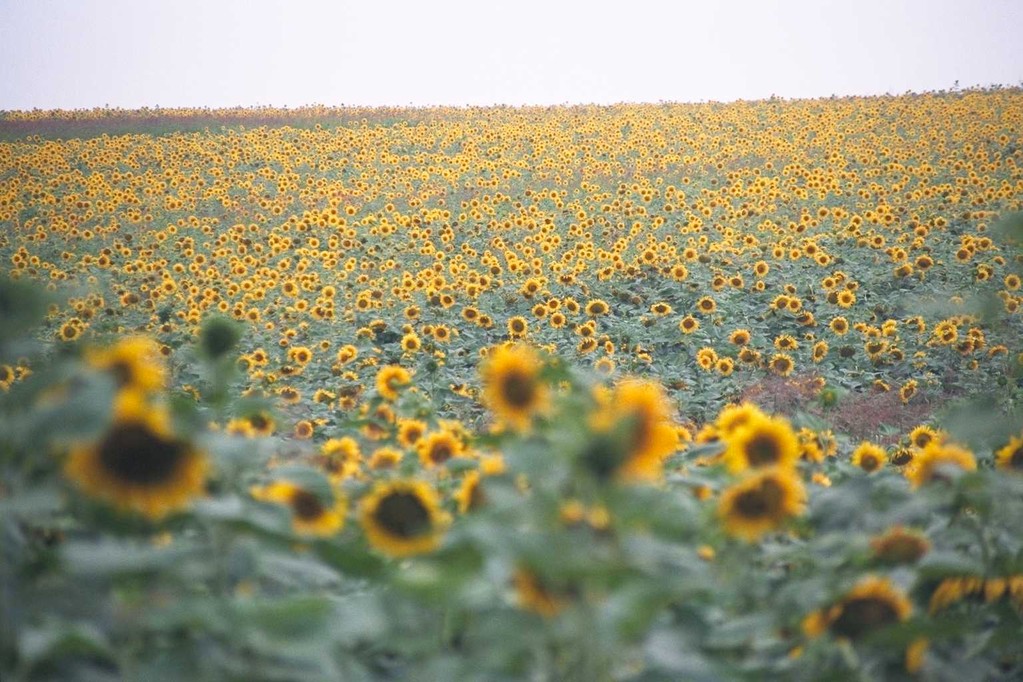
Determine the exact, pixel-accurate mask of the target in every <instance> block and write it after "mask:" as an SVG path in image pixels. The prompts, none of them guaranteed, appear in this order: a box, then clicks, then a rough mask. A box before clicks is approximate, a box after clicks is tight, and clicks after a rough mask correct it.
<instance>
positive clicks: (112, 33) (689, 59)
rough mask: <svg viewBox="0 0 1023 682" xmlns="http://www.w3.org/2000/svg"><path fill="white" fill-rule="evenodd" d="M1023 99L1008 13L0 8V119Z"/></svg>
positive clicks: (314, 6)
mask: <svg viewBox="0 0 1023 682" xmlns="http://www.w3.org/2000/svg"><path fill="white" fill-rule="evenodd" d="M957 80H958V81H959V83H960V85H961V86H963V87H965V86H970V85H986V84H991V83H1000V84H1005V85H1017V84H1019V83H1020V82H1021V81H1023V0H968V1H967V0H963V1H956V0H930V1H928V0H836V1H831V0H816V1H814V0H798V1H797V0H792V1H785V0H775V1H771V0H748V1H747V0H726V1H721V2H715V1H713V0H705V1H703V2H689V1H684V0H679V1H677V2H671V1H670V0H663V1H660V2H657V1H653V0H621V1H620V2H582V1H574V0H573V1H565V2H560V1H559V0H519V1H515V2H505V1H499V0H490V1H487V0H436V1H433V2H431V1H429V0H420V1H408V2H404V1H402V2H398V1H390V2H388V1H386V0H361V1H358V2H356V1H352V0H333V1H332V0H0V109H8V110H9V109H30V108H33V107H40V108H79V107H93V106H103V105H105V104H109V105H110V106H120V107H140V106H153V105H160V106H164V107H169V106H214V107H219V106H232V105H238V104H240V105H255V104H272V105H289V106H295V105H300V104H309V103H322V104H348V105H407V104H415V105H429V104H456V105H477V104H495V103H504V104H558V103H566V102H567V103H589V102H597V103H609V102H622V101H629V102H657V101H662V100H667V101H702V100H719V101H728V100H734V99H758V98H763V97H768V96H770V95H772V94H777V95H780V96H783V97H824V96H828V95H831V94H838V95H849V94H864V95H866V94H880V93H885V92H891V93H901V92H905V91H906V90H913V91H922V90H933V89H947V88H951V87H952V85H953V83H954V82H955V81H957Z"/></svg>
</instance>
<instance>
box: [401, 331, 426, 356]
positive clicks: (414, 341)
mask: <svg viewBox="0 0 1023 682" xmlns="http://www.w3.org/2000/svg"><path fill="white" fill-rule="evenodd" d="M422 347H423V342H422V341H421V340H420V339H419V335H418V334H416V333H415V332H409V333H408V334H405V335H404V336H403V337H401V349H402V350H403V351H404V352H406V353H415V352H417V351H418V350H419V349H420V348H422Z"/></svg>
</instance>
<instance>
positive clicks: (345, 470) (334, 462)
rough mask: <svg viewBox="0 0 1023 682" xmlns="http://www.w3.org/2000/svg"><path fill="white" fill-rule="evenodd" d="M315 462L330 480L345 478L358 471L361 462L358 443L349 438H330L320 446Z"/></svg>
mask: <svg viewBox="0 0 1023 682" xmlns="http://www.w3.org/2000/svg"><path fill="white" fill-rule="evenodd" d="M316 462H317V464H319V466H320V467H321V468H322V469H323V470H324V471H326V472H327V473H328V474H329V475H330V476H331V478H336V479H339V478H347V477H348V476H350V475H351V474H352V473H354V472H355V471H357V470H358V468H359V463H360V462H362V451H361V450H360V448H359V442H358V441H356V440H355V439H354V438H352V437H351V436H344V437H342V438H331V439H330V440H328V441H326V442H325V443H323V445H321V446H320V454H319V457H318V458H317V459H316Z"/></svg>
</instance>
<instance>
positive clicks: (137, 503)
mask: <svg viewBox="0 0 1023 682" xmlns="http://www.w3.org/2000/svg"><path fill="white" fill-rule="evenodd" d="M208 467H209V464H208V460H207V457H206V454H205V453H203V452H201V451H199V450H197V449H196V448H195V447H194V446H193V445H192V444H191V443H188V442H186V441H183V440H181V439H179V438H177V437H175V436H174V434H173V433H172V432H171V428H170V414H169V413H168V412H167V410H166V409H165V408H163V407H162V406H158V405H152V404H150V403H148V402H147V401H146V399H145V397H144V394H142V393H141V392H139V391H122V392H121V393H120V394H118V396H117V398H116V399H115V402H114V414H113V423H112V424H111V425H110V426H109V427H108V428H107V430H106V431H105V432H104V433H103V434H102V436H100V438H99V440H97V441H95V442H93V443H88V444H82V445H76V446H74V447H72V448H71V451H70V453H69V454H68V458H67V461H66V462H65V465H64V473H65V475H66V476H67V477H68V478H69V479H71V480H72V481H73V482H74V483H75V484H76V485H77V486H78V487H79V488H81V489H82V490H83V491H84V492H85V493H86V494H88V495H91V496H93V497H96V498H99V499H101V500H103V501H105V502H108V503H110V504H112V505H114V506H116V507H118V508H120V509H124V510H130V511H134V512H137V513H140V514H142V515H144V516H147V517H149V518H151V519H160V518H162V517H164V516H165V515H167V514H168V513H170V512H173V511H177V510H179V509H182V508H184V507H185V506H187V504H188V503H189V501H191V500H192V499H193V498H195V497H197V496H198V495H200V494H202V492H203V490H204V487H205V479H206V472H207V469H208Z"/></svg>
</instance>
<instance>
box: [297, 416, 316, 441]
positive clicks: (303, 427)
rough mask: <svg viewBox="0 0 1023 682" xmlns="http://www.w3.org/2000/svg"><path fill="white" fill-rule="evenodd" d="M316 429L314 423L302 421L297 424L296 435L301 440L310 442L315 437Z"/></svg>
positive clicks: (306, 420)
mask: <svg viewBox="0 0 1023 682" xmlns="http://www.w3.org/2000/svg"><path fill="white" fill-rule="evenodd" d="M314 429H315V427H314V426H313V423H312V422H311V421H309V420H308V419H302V420H301V421H299V422H297V423H296V424H295V431H294V435H295V438H297V439H299V440H309V439H310V438H312V437H313V431H314Z"/></svg>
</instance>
